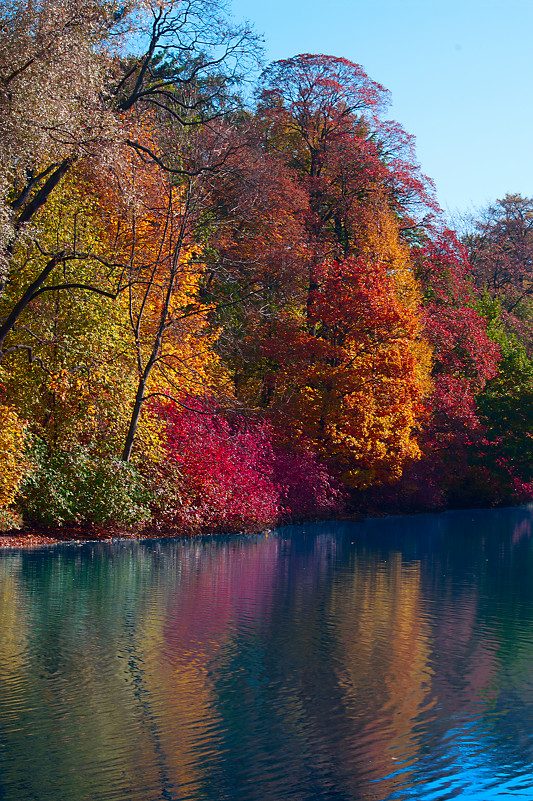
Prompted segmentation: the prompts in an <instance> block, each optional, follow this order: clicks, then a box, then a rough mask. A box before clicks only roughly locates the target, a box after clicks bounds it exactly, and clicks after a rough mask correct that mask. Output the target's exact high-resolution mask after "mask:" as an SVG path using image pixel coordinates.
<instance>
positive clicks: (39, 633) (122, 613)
mask: <svg viewBox="0 0 533 801" xmlns="http://www.w3.org/2000/svg"><path fill="white" fill-rule="evenodd" d="M532 515H533V510H532V509H530V508H522V509H514V510H499V511H492V512H464V513H463V512H456V513H447V514H444V515H440V516H420V517H414V518H402V519H396V520H393V519H384V520H374V521H366V522H364V523H360V524H349V523H341V524H315V525H307V526H305V527H294V528H288V529H283V530H280V531H278V532H274V533H270V534H268V535H266V534H265V535H257V536H253V537H246V538H242V537H241V538H239V537H232V538H215V539H205V540H187V541H183V540H182V541H176V540H166V541H159V542H154V541H152V542H146V543H131V542H130V543H116V544H104V545H97V544H89V545H83V546H76V545H68V546H60V547H54V548H50V549H47V550H45V549H43V550H42V551H36V552H27V553H23V552H20V553H19V552H9V553H3V554H1V555H0V621H1V634H2V636H1V640H0V799H2V801H19V800H22V799H39V801H57V799H61V800H62V801H85V800H87V801H89V799H90V801H113V800H114V799H120V800H121V801H122V800H123V799H128V801H129V799H139V801H141V799H142V801H152V799H153V800H154V801H155V799H180V800H181V799H191V801H192V800H194V801H211V800H213V801H214V800H215V799H216V800H217V801H218V799H246V801H254V800H255V799H257V800H258V801H259V799H261V801H271V799H272V800H275V801H285V800H286V799H302V801H303V800H304V799H305V801H312V800H313V801H314V800H315V799H316V800H318V799H332V800H333V799H335V800H336V801H342V800H344V799H346V800H347V801H348V799H356V800H358V799H368V801H385V799H387V800H389V799H390V801H392V800H393V799H399V800H400V801H401V800H402V799H404V800H406V799H420V800H421V801H425V800H426V799H427V800H428V801H429V799H447V798H457V797H465V796H468V797H469V798H474V799H479V800H480V801H481V799H483V801H486V800H487V799H490V798H492V797H496V795H502V794H503V795H507V796H511V797H514V796H516V797H522V798H524V797H526V798H532V797H533V770H532V769H531V764H532V757H533V740H532V735H533V672H532V670H531V665H532V664H533V661H532V658H533V583H531V582H530V581H529V577H530V576H531V575H532V570H533V549H532V543H531V519H532Z"/></svg>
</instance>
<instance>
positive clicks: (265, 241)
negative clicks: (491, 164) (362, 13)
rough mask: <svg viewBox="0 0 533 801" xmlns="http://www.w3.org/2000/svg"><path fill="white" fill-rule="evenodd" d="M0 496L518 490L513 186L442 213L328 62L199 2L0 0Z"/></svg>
mask: <svg viewBox="0 0 533 801" xmlns="http://www.w3.org/2000/svg"><path fill="white" fill-rule="evenodd" d="M0 30H1V37H0V120H1V129H2V131H3V133H2V135H1V137H0V163H1V168H2V169H1V171H0V176H1V178H0V196H1V202H0V251H1V256H0V521H1V523H2V525H3V527H4V528H9V527H11V526H15V525H20V522H21V521H22V520H23V521H25V522H27V523H28V524H30V525H41V526H57V525H64V524H83V525H91V526H101V525H104V526H111V525H119V526H125V525H132V526H136V527H138V528H139V527H151V529H157V530H163V529H165V530H177V529H179V530H180V531H185V532H189V533H190V532H197V531H217V530H224V531H227V530H244V529H250V528H257V527H262V526H267V525H272V524H275V523H277V522H280V521H283V520H289V519H301V518H305V517H320V516H325V515H328V516H330V515H338V514H343V513H349V512H353V511H355V510H358V511H367V510H373V511H374V510H378V509H379V510H403V511H408V510H412V509H437V508H443V507H446V506H464V505H470V504H484V505H496V504H502V503H517V502H521V501H523V500H528V499H530V498H531V497H533V484H532V482H531V479H532V470H533V462H532V460H533V448H532V447H531V445H530V443H531V441H532V438H531V433H530V428H531V426H530V420H531V415H532V413H533V408H532V400H533V396H532V386H533V384H532V381H533V371H532V366H531V362H530V354H531V348H532V345H533V342H532V338H531V326H530V318H531V309H532V301H531V296H532V295H533V281H531V271H532V266H531V256H530V253H531V252H532V242H533V235H532V229H533V201H530V200H528V199H525V198H521V197H520V196H511V195H509V196H507V197H506V198H505V199H503V200H501V201H498V202H497V203H496V204H495V205H494V206H493V207H491V208H489V209H487V210H486V211H485V212H483V214H480V215H478V217H477V218H476V219H472V220H470V221H468V224H467V225H466V226H464V230H463V231H461V232H459V233H458V232H454V231H452V230H450V228H449V227H448V226H447V225H446V223H445V221H444V218H443V214H442V212H441V211H440V209H439V207H438V204H437V202H436V200H435V196H434V190H433V186H432V183H431V181H430V180H429V179H428V178H427V177H425V176H424V175H422V174H421V172H420V169H419V166H418V164H417V162H416V157H415V153H414V143H413V140H412V137H410V136H409V135H408V134H407V133H406V132H405V131H404V130H403V129H402V128H401V126H400V125H398V124H397V123H395V122H392V121H390V120H388V119H387V117H386V112H387V105H388V92H387V91H386V89H384V87H382V86H380V85H379V84H377V83H376V82H374V81H372V80H371V78H369V76H368V75H367V74H366V73H365V71H364V69H363V68H362V67H361V66H360V65H357V64H354V63H352V62H350V61H348V60H347V59H344V58H339V57H333V56H326V55H312V54H302V55H299V56H295V57H293V58H289V59H286V60H282V61H278V62H275V63H273V64H271V65H270V66H268V67H266V69H264V70H263V71H262V72H261V73H260V76H259V78H258V80H257V81H256V83H255V85H254V87H253V92H252V91H251V89H250V86H249V85H248V84H247V76H249V75H250V74H253V73H254V70H255V69H256V67H257V64H258V59H259V57H260V47H259V42H258V39H257V37H256V36H255V34H254V33H253V31H252V30H251V29H250V28H249V27H248V26H246V25H236V24H234V23H233V21H232V20H231V18H230V17H229V16H228V15H227V13H226V12H225V9H224V7H223V6H222V4H218V3H216V2H215V3H214V2H210V1H208V0H146V1H143V2H135V0H132V2H131V3H129V4H124V3H118V2H115V1H114V0H109V1H108V0H40V2H37V3H31V4H30V3H28V2H27V1H26V0H8V2H6V3H4V5H3V8H2V10H1V11H0Z"/></svg>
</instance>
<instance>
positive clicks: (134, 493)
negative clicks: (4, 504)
mask: <svg viewBox="0 0 533 801" xmlns="http://www.w3.org/2000/svg"><path fill="white" fill-rule="evenodd" d="M33 462H34V469H33V471H32V472H31V474H30V475H29V476H28V477H27V478H26V479H25V481H24V482H23V484H22V486H21V490H20V500H19V503H20V507H21V509H22V512H23V515H24V519H25V520H27V521H28V522H32V523H37V524H40V525H46V526H53V525H64V524H72V523H76V524H86V523H123V524H130V523H141V522H145V521H147V520H149V518H150V512H149V509H148V506H147V501H148V494H147V491H146V488H145V487H144V484H143V482H142V480H141V477H140V475H139V473H138V472H137V471H136V470H135V468H133V467H132V466H131V465H130V464H127V463H126V462H122V461H119V460H117V459H111V458H104V457H96V456H94V455H92V454H91V453H90V452H89V450H88V449H87V448H84V447H82V446H73V447H72V448H70V449H64V450H57V451H55V452H53V453H52V454H50V455H48V454H47V453H46V447H45V446H44V443H43V442H42V441H36V443H35V444H34V448H33Z"/></svg>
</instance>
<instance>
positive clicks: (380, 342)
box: [258, 55, 431, 488]
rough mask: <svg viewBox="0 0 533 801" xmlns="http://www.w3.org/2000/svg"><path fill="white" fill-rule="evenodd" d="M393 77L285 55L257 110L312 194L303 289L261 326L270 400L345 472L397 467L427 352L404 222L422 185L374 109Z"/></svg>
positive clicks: (386, 476) (349, 477)
mask: <svg viewBox="0 0 533 801" xmlns="http://www.w3.org/2000/svg"><path fill="white" fill-rule="evenodd" d="M385 101H386V92H385V90H384V89H383V88H382V87H381V86H379V85H378V84H375V83H374V82H372V81H371V80H370V79H369V78H368V76H367V75H366V74H365V73H364V71H363V70H362V68H361V67H359V66H358V65H356V64H352V63H351V62H349V61H347V60H345V59H335V58H332V57H329V56H312V55H303V56H297V57H295V58H293V59H289V60H287V61H282V62H277V63H276V64H274V65H272V66H271V67H269V68H268V69H267V70H266V72H265V73H264V76H263V90H262V92H261V94H260V104H259V108H258V113H259V116H260V119H261V121H262V124H263V126H264V131H265V134H264V135H265V143H266V145H267V147H268V148H269V149H271V150H273V151H275V152H276V153H277V154H278V156H279V157H281V158H283V159H284V160H285V164H286V167H287V168H288V170H289V171H290V172H291V174H292V175H293V176H294V178H295V180H296V181H297V182H298V184H299V187H300V188H301V190H303V191H304V192H305V194H306V196H307V214H306V218H305V219H306V236H307V241H306V246H307V248H306V252H307V260H306V267H307V293H306V298H305V299H298V302H294V301H296V298H293V303H292V304H291V303H287V304H285V307H284V309H283V311H282V313H281V314H280V315H279V318H278V320H277V322H276V323H275V324H274V325H273V324H272V323H269V325H268V326H264V327H263V329H262V332H261V333H262V336H263V339H262V352H263V354H264V355H266V356H267V358H268V362H269V367H270V369H269V370H268V371H267V372H266V374H265V376H264V381H265V384H266V385H267V390H268V391H267V392H265V393H264V395H265V398H266V399H267V405H268V406H269V408H270V409H271V411H272V413H273V414H274V415H275V416H276V418H277V419H278V420H279V421H280V422H281V421H283V420H285V421H286V422H287V423H288V424H289V425H287V430H288V431H291V432H292V434H293V436H294V435H295V437H294V438H295V439H297V440H298V439H299V440H302V438H304V439H307V440H308V441H309V442H310V443H311V444H312V445H313V447H314V448H316V449H317V450H318V451H319V452H320V453H321V454H322V456H323V457H324V458H326V459H328V460H329V461H330V462H331V463H332V464H335V466H336V468H337V470H338V472H339V473H340V474H341V475H342V477H343V480H344V481H345V482H346V483H348V484H349V485H351V486H354V487H358V488H366V487H368V486H370V485H372V484H376V483H382V482H384V481H389V480H393V479H394V478H397V477H398V476H399V475H401V472H402V469H403V467H404V465H405V464H406V463H408V462H410V461H413V460H415V459H416V458H418V456H419V450H418V446H417V443H416V428H417V418H418V413H419V409H420V406H421V401H422V398H423V397H424V395H426V394H427V393H428V392H429V390H430V386H431V385H430V379H429V373H430V368H431V351H430V348H429V345H428V344H427V343H426V342H425V341H424V339H423V336H422V321H421V294H420V292H419V288H418V285H417V281H416V279H415V277H414V271H413V262H414V259H413V254H412V251H411V247H410V245H409V241H408V233H407V232H408V231H412V229H413V226H415V225H416V224H417V220H416V219H415V217H416V213H417V210H416V205H417V203H418V204H419V205H420V206H422V207H424V208H427V206H426V205H425V204H426V203H427V202H429V195H428V194H427V189H428V187H427V184H426V183H425V181H424V179H423V177H422V176H420V175H419V173H418V172H417V168H416V165H415V164H414V162H413V161H412V152H411V150H410V142H409V139H408V137H406V136H405V134H404V132H403V131H402V130H401V129H400V128H399V127H397V126H393V125H391V124H389V123H383V122H381V121H380V119H379V114H380V112H381V110H382V108H383V106H384V104H385Z"/></svg>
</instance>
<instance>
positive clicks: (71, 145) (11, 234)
mask: <svg viewBox="0 0 533 801" xmlns="http://www.w3.org/2000/svg"><path fill="white" fill-rule="evenodd" d="M0 29H1V30H2V31H3V32H4V34H5V35H4V36H3V37H2V43H3V49H2V51H1V52H0V85H1V89H2V91H1V93H0V120H1V122H2V126H3V129H4V132H5V134H4V136H3V138H2V143H1V146H0V164H1V165H2V176H3V180H4V186H3V195H2V196H3V205H2V208H1V209H0V228H1V231H0V238H1V242H0V244H1V245H2V262H1V263H2V276H1V284H0V287H2V286H4V285H5V284H6V283H7V282H9V281H11V277H12V274H13V272H14V271H15V272H16V271H17V269H18V266H17V261H16V259H15V260H13V251H14V248H15V247H16V245H17V243H18V242H19V241H20V240H21V239H22V238H24V240H25V241H26V242H27V241H28V237H30V239H31V241H34V240H35V236H36V235H37V236H38V229H36V228H35V225H34V223H35V219H36V214H37V213H38V212H39V210H40V209H41V208H42V207H43V205H44V204H46V203H47V202H48V200H49V198H50V197H51V195H52V194H53V193H54V191H55V189H56V187H58V186H59V185H60V183H61V182H62V181H63V180H64V178H65V175H66V174H67V173H68V172H69V171H70V170H71V169H72V165H73V164H74V163H77V162H79V161H80V160H85V159H89V160H91V161H93V162H94V163H95V164H98V163H100V164H102V165H104V166H105V168H111V169H116V171H117V172H120V171H121V169H122V167H123V166H124V163H122V165H121V160H122V159H126V161H127V158H126V156H125V154H127V152H128V150H130V149H134V150H135V151H137V152H139V153H141V154H142V155H144V156H146V157H148V158H151V159H153V160H156V161H157V162H158V164H159V166H160V167H162V168H163V169H166V168H167V167H168V166H169V165H168V164H167V162H166V157H165V152H164V150H163V151H161V150H160V151H158V153H156V152H155V151H154V150H151V149H149V148H146V146H145V145H143V144H142V141H141V139H140V138H139V136H138V135H137V134H138V130H139V129H138V128H137V126H136V124H135V121H134V119H133V117H134V113H133V112H134V109H135V110H136V113H137V115H140V116H141V117H143V118H144V115H145V112H144V111H143V110H144V109H148V111H149V112H150V113H151V114H152V117H153V113H154V112H156V113H157V114H158V118H159V119H160V120H161V122H162V126H161V130H163V128H164V127H165V125H167V124H168V122H169V120H171V121H174V122H175V123H176V124H179V125H181V126H184V125H185V126H197V125H199V124H200V123H201V122H202V120H204V119H205V118H212V117H214V116H217V115H218V114H219V113H222V108H223V104H224V102H226V101H228V98H229V97H230V95H231V94H232V92H231V91H230V87H231V86H232V85H233V84H234V83H235V82H236V80H237V74H238V71H239V69H241V66H242V61H243V59H244V60H245V59H246V57H247V56H248V55H249V54H250V53H251V52H252V51H253V49H254V45H255V39H254V37H253V36H252V34H251V33H250V31H249V30H248V29H247V28H246V27H238V26H232V25H231V24H230V22H229V20H228V18H227V16H225V15H224V12H223V10H222V8H221V6H220V5H219V4H217V3H215V4H213V3H207V2H205V0H189V1H188V2H186V1H185V0H183V1H182V0H179V1H178V0H167V1H166V2H164V3H152V4H151V3H146V4H145V3H137V4H136V3H133V4H132V5H131V6H129V7H127V8H126V7H124V6H121V5H120V4H113V3H107V2H100V0H69V2H66V3H63V2H61V3H60V2H56V0H43V2H42V3H39V4H31V5H30V4H26V3H24V2H21V3H19V2H17V0H12V1H10V2H9V3H7V4H4V6H3V13H2V16H1V18H0ZM133 40H135V41H137V42H141V43H142V45H143V46H141V47H140V48H139V49H138V50H137V52H135V53H131V52H128V46H129V45H131V43H132V42H133ZM163 119H164V120H165V122H163ZM142 129H143V126H142V125H141V131H142ZM141 138H142V137H141ZM182 170H187V165H182ZM30 224H31V225H30ZM35 245H36V247H38V246H39V245H38V240H37V241H36V242H35ZM48 256H49V257H48V259H47V260H45V262H44V264H43V265H42V266H41V268H40V270H39V272H37V273H36V274H34V275H32V276H31V277H28V279H27V282H26V284H25V286H24V287H23V288H22V289H21V292H20V294H19V297H18V298H16V299H14V300H13V302H12V305H11V308H9V309H7V310H6V311H5V313H4V315H3V316H2V318H1V319H0V357H1V356H2V355H3V354H4V353H5V347H6V338H7V337H9V335H10V332H11V331H12V329H13V327H14V326H16V324H17V321H18V319H19V317H20V314H21V313H22V311H23V310H24V309H25V308H26V307H27V306H28V305H31V304H32V302H33V301H34V299H35V297H36V296H37V294H36V293H39V292H40V291H41V290H42V289H43V288H45V287H46V290H47V291H49V290H50V289H51V288H52V287H53V288H54V289H55V290H59V289H61V288H62V287H63V286H64V285H65V284H69V285H72V284H73V283H75V282H76V279H75V274H76V267H75V265H76V263H77V260H78V258H79V255H78V254H77V253H72V252H70V251H65V250H64V249H61V248H60V249H57V250H55V251H53V252H50V253H49V254H48ZM71 262H72V264H71V267H73V269H72V270H71V271H70V274H69V275H68V277H67V280H66V281H62V282H60V283H59V284H58V283H57V282H54V281H50V280H49V279H50V276H51V274H52V273H53V272H54V271H55V270H56V268H57V266H58V265H59V264H62V265H65V264H70V263H71ZM121 288H122V287H121V286H120V284H118V285H116V286H115V287H114V290H113V293H112V294H113V296H116V294H117V293H118V292H119V291H120V290H121ZM95 289H97V288H96V287H94V286H90V287H89V286H85V287H84V288H83V291H86V292H87V291H94V290H95Z"/></svg>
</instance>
